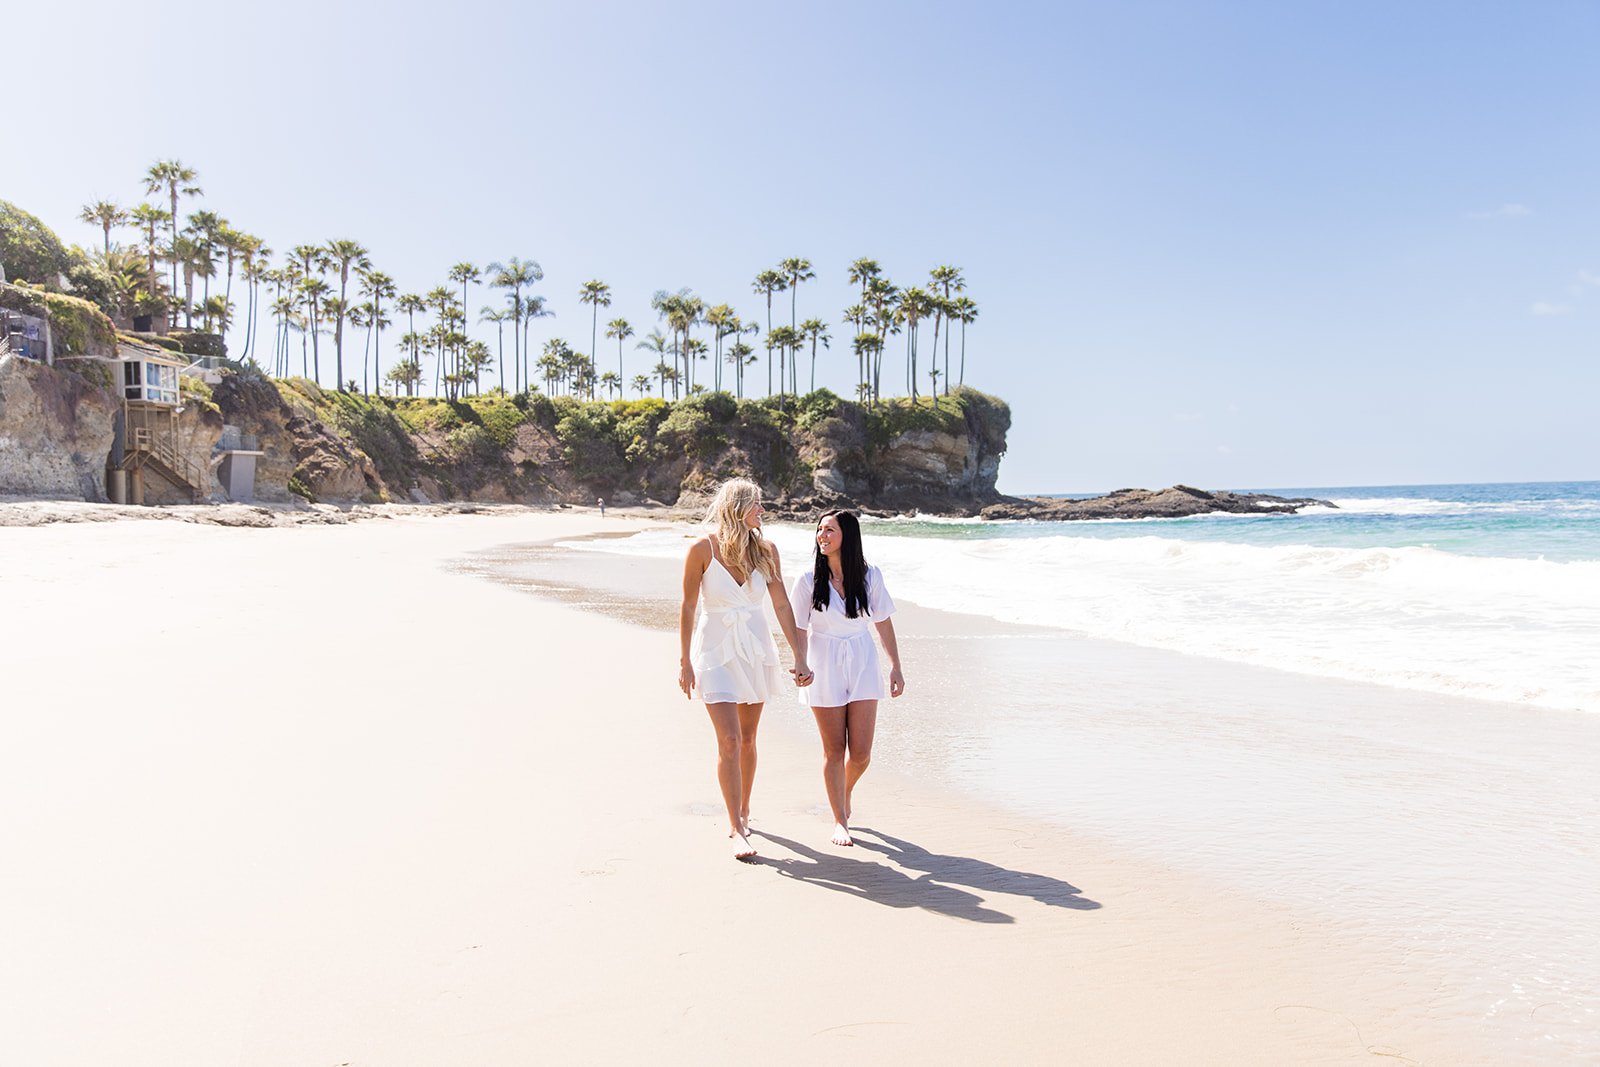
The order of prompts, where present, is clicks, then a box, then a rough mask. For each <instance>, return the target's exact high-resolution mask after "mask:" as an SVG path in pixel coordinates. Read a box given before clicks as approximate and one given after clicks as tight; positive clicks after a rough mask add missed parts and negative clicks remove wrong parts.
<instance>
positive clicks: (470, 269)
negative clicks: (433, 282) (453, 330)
mask: <svg viewBox="0 0 1600 1067" xmlns="http://www.w3.org/2000/svg"><path fill="white" fill-rule="evenodd" d="M448 277H449V279H450V280H451V281H453V282H455V283H456V284H457V285H459V286H461V313H462V314H463V315H465V314H466V313H467V286H468V285H471V284H472V283H474V282H476V281H478V280H479V279H480V278H482V277H483V272H482V271H480V270H479V269H478V268H477V267H474V266H473V265H472V264H471V263H466V262H462V263H457V264H456V265H455V266H453V267H451V268H450V273H449V275H448Z"/></svg>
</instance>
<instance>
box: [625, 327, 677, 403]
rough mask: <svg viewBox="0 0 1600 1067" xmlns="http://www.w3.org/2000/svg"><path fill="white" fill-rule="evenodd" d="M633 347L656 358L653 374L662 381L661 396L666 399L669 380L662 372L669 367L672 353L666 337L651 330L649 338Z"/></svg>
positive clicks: (646, 337)
mask: <svg viewBox="0 0 1600 1067" xmlns="http://www.w3.org/2000/svg"><path fill="white" fill-rule="evenodd" d="M633 347H634V348H642V349H644V350H645V351H646V352H649V353H650V354H652V355H653V356H655V357H656V366H655V369H654V370H653V371H651V373H652V374H654V375H656V377H658V378H660V379H661V396H662V397H663V398H665V397H666V395H667V378H666V375H664V374H662V373H661V371H662V368H664V367H666V366H667V354H668V353H669V352H671V351H672V348H671V346H670V344H669V343H668V342H667V338H666V335H665V334H663V333H662V332H661V331H660V330H651V331H650V333H649V334H648V335H647V336H645V337H644V338H643V339H642V340H640V341H639V343H638V344H636V345H634V346H633Z"/></svg>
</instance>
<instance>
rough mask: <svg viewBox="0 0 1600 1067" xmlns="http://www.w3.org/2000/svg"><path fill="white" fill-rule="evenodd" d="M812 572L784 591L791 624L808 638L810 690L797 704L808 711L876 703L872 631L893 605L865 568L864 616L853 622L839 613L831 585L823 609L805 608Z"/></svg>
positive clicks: (880, 693) (877, 671)
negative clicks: (858, 701)
mask: <svg viewBox="0 0 1600 1067" xmlns="http://www.w3.org/2000/svg"><path fill="white" fill-rule="evenodd" d="M814 581H815V572H813V571H806V572H805V573H804V574H802V575H801V576H800V577H798V578H796V579H795V582H794V585H793V586H792V587H791V588H790V590H789V606H790V607H791V608H793V609H794V624H795V625H796V626H798V627H799V628H800V629H802V630H807V631H809V633H810V636H809V640H808V642H807V650H806V664H807V666H809V667H810V668H811V673H812V676H813V677H812V681H811V684H810V685H808V686H806V687H804V688H803V689H801V690H800V703H802V704H809V705H810V706H811V707H813V708H841V707H843V706H844V705H846V704H848V703H850V702H851V701H852V700H882V699H883V698H884V697H885V696H887V695H888V694H887V693H885V691H884V685H883V670H882V668H881V667H879V665H878V643H877V641H875V640H874V639H873V636H872V627H873V626H874V625H875V624H877V623H880V622H882V621H883V620H885V619H887V618H888V617H889V616H891V615H893V614H894V601H893V600H892V599H891V598H890V597H889V590H888V589H886V588H884V585H883V575H882V573H880V572H879V570H878V568H876V567H868V568H867V610H866V611H865V612H863V613H862V614H860V615H857V616H856V617H855V618H853V619H852V618H850V617H849V616H848V615H846V614H845V613H844V598H843V597H841V596H840V595H839V594H838V591H837V590H835V589H834V588H833V587H832V586H831V585H830V586H829V587H828V606H827V609H826V610H823V611H818V610H816V609H815V608H813V607H812V606H811V591H812V583H813V582H814Z"/></svg>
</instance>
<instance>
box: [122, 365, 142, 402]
mask: <svg viewBox="0 0 1600 1067" xmlns="http://www.w3.org/2000/svg"><path fill="white" fill-rule="evenodd" d="M143 368H144V364H143V363H135V362H131V361H130V362H128V363H124V364H123V365H122V395H123V396H124V397H126V398H127V399H129V400H143V399H144V389H143V382H144V378H143V375H142V374H141V373H140V372H141V371H142V369H143Z"/></svg>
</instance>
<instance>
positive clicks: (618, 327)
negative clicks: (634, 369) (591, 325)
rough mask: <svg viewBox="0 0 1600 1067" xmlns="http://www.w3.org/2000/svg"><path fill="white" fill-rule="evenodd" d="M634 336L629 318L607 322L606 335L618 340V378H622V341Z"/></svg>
mask: <svg viewBox="0 0 1600 1067" xmlns="http://www.w3.org/2000/svg"><path fill="white" fill-rule="evenodd" d="M632 336H633V327H632V326H630V325H629V324H628V320H627V319H621V318H618V319H612V320H611V321H610V322H608V323H606V337H608V338H616V341H617V379H618V380H619V381H620V380H621V379H622V375H623V370H622V342H624V341H626V340H627V339H628V338H630V337H632Z"/></svg>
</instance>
